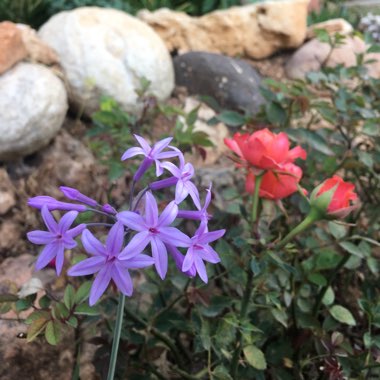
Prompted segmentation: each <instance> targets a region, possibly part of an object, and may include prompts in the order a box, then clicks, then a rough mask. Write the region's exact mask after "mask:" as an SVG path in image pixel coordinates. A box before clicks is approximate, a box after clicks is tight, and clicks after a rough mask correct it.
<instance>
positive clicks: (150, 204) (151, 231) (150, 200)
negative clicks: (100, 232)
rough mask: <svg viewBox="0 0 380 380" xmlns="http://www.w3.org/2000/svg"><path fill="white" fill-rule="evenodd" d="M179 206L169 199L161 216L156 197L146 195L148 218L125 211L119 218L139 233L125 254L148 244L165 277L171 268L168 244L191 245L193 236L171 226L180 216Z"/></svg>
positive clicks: (157, 267) (146, 215)
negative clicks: (169, 265)
mask: <svg viewBox="0 0 380 380" xmlns="http://www.w3.org/2000/svg"><path fill="white" fill-rule="evenodd" d="M177 212H178V206H177V205H176V203H175V202H174V201H172V202H170V203H169V204H168V205H167V206H166V208H165V209H164V211H162V213H161V215H160V216H158V207H157V202H156V200H155V199H154V196H153V195H152V194H151V193H150V192H147V193H146V194H145V218H144V217H142V216H141V215H139V214H137V213H135V212H132V211H122V212H120V213H119V214H117V219H118V220H119V221H121V222H122V223H123V224H124V225H125V226H127V227H129V228H130V229H131V230H133V231H137V234H136V235H135V236H134V237H133V238H132V239H131V241H130V242H129V244H128V245H127V247H126V248H125V250H124V253H123V255H129V254H130V253H132V252H135V253H136V252H141V251H142V250H143V249H144V248H145V247H146V246H147V245H148V244H149V243H150V245H151V248H152V256H153V259H154V263H155V266H156V269H157V273H158V274H159V276H160V277H161V278H162V279H164V278H165V276H166V272H167V270H168V253H167V249H166V246H165V243H167V244H170V245H173V246H176V247H188V246H189V245H190V238H189V237H188V236H187V235H185V234H184V233H182V232H181V231H179V230H178V229H177V228H175V227H169V225H170V224H171V223H173V221H174V219H175V218H176V216H177Z"/></svg>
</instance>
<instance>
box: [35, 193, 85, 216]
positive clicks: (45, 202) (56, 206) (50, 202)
mask: <svg viewBox="0 0 380 380" xmlns="http://www.w3.org/2000/svg"><path fill="white" fill-rule="evenodd" d="M28 205H29V206H30V207H33V208H37V209H39V210H41V209H42V207H43V206H47V209H48V210H49V211H53V210H62V211H78V212H84V211H86V210H87V207H86V206H84V205H78V204H75V203H66V202H61V201H57V200H56V199H55V198H53V197H49V196H47V195H39V196H37V197H33V198H29V200H28Z"/></svg>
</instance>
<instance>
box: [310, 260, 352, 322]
mask: <svg viewBox="0 0 380 380" xmlns="http://www.w3.org/2000/svg"><path fill="white" fill-rule="evenodd" d="M349 258H350V254H348V253H347V254H345V255H344V256H343V257H342V259H341V260H340V261H339V263H338V264H337V266H336V267H335V268H334V270H333V271H332V272H331V274H330V276H329V278H328V279H327V284H326V285H325V286H324V287H323V288H322V289H321V290H320V292H319V293H318V296H317V300H316V301H315V305H314V307H313V315H314V316H316V315H317V314H318V312H319V308H320V307H321V304H322V300H323V297H324V296H325V294H326V292H327V289H328V288H329V287H330V286H331V284H332V282H333V281H334V279H335V278H336V276H337V274H338V272H339V271H340V270H341V269H342V268H343V267H344V265H345V264H346V262H347V261H348V259H349Z"/></svg>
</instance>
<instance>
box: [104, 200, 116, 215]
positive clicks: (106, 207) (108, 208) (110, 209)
mask: <svg viewBox="0 0 380 380" xmlns="http://www.w3.org/2000/svg"><path fill="white" fill-rule="evenodd" d="M102 211H104V212H106V213H107V214H111V215H115V214H117V212H116V210H115V209H114V208H113V207H112V206H111V205H110V204H108V203H106V204H105V205H103V206H102Z"/></svg>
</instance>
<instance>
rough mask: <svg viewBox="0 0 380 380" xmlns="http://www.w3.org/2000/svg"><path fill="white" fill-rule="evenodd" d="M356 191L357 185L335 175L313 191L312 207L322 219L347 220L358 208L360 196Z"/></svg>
mask: <svg viewBox="0 0 380 380" xmlns="http://www.w3.org/2000/svg"><path fill="white" fill-rule="evenodd" d="M354 189H355V185H353V184H352V183H349V182H344V181H343V179H342V178H341V177H339V176H337V175H334V176H333V177H332V178H329V179H326V180H325V181H324V182H323V183H322V184H321V185H319V186H318V187H317V188H315V189H314V190H313V192H312V193H311V197H310V206H311V208H312V210H314V211H315V212H318V213H319V214H320V218H321V219H341V218H345V217H346V216H347V215H348V214H349V213H350V212H351V211H352V210H354V209H356V208H357V207H358V196H357V194H356V193H355V192H354Z"/></svg>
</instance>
